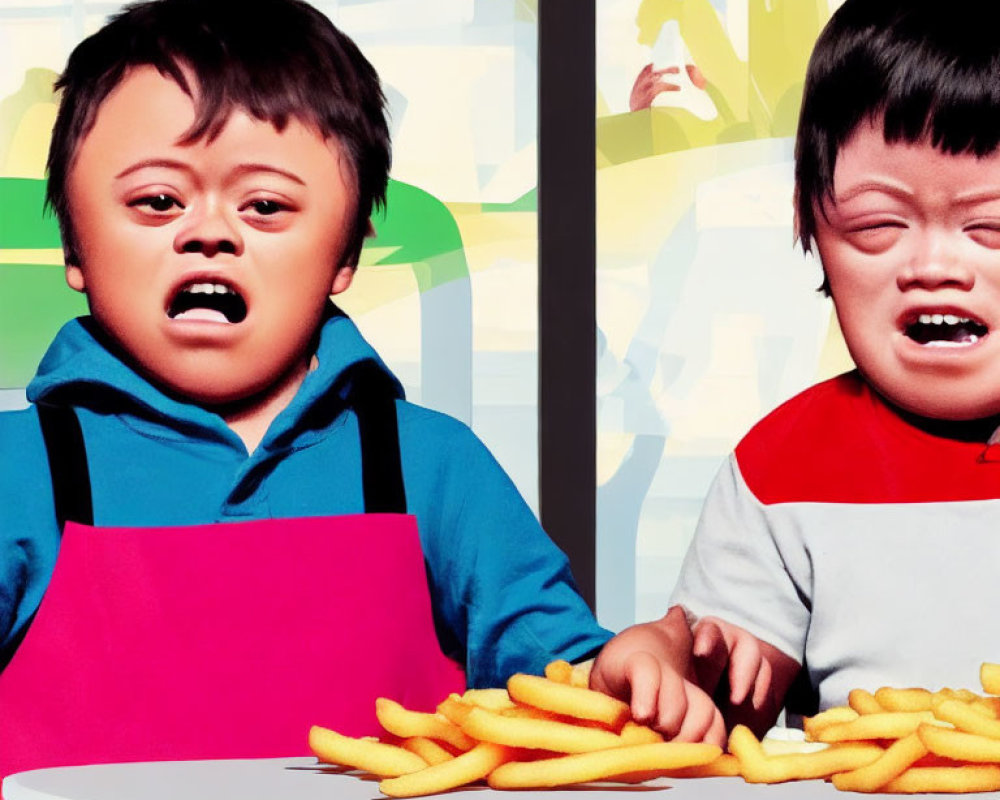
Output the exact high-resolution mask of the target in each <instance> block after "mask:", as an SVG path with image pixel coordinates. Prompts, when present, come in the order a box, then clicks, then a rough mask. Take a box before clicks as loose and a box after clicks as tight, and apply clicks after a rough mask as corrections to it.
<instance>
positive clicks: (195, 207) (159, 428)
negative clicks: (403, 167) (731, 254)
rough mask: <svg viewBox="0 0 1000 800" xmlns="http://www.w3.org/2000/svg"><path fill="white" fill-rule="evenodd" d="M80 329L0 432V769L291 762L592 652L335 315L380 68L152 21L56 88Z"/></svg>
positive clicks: (55, 188)
mask: <svg viewBox="0 0 1000 800" xmlns="http://www.w3.org/2000/svg"><path fill="white" fill-rule="evenodd" d="M59 87H60V88H61V89H62V99H61V106H60V111H59V115H58V119H57V122H56V126H55V131H54V135H53V140H52V147H51V152H50V159H49V167H50V182H49V199H50V203H51V205H52V207H53V208H54V209H55V211H56V213H57V215H58V217H59V222H60V225H61V229H62V232H63V236H64V242H65V253H66V279H67V282H68V283H69V285H70V286H71V287H72V288H74V289H76V290H78V291H81V292H84V293H85V294H86V296H87V300H88V304H89V307H90V310H91V315H90V316H88V317H83V318H80V319H78V320H74V321H72V322H70V323H68V324H67V325H66V326H65V327H64V328H63V329H62V330H61V331H60V332H59V334H58V336H57V337H56V339H55V341H54V342H53V343H52V345H51V347H50V349H49V351H48V353H47V354H46V355H45V357H44V359H43V361H42V363H41V365H40V367H39V370H38V374H37V375H36V377H35V378H34V380H33V381H32V382H31V384H30V386H29V387H28V398H29V400H30V401H31V403H32V406H31V407H30V408H28V409H26V410H23V411H18V412H8V413H5V414H2V415H0V453H2V456H0V458H2V461H3V464H4V465H5V468H4V469H3V470H2V471H0V666H2V672H0V708H2V709H3V711H2V713H0V775H3V774H8V773H10V772H14V771H19V770H24V769H30V768H36V767H44V766H53V765H69V764H81V763H88V762H104V761H130V760H148V759H189V758H223V757H226V758H234V757H256V756H281V755H294V754H301V753H304V752H305V751H306V750H307V747H306V741H307V739H306V737H307V733H308V730H309V727H310V725H312V724H319V725H326V726H329V727H333V728H336V729H338V730H341V731H344V732H346V733H351V734H355V735H363V734H366V733H374V732H376V731H377V730H378V725H377V722H376V721H375V719H374V699H375V697H376V696H379V695H384V696H387V697H392V698H394V699H396V700H398V701H400V702H403V703H404V704H405V705H407V706H409V707H412V708H418V709H421V708H422V709H425V710H429V709H433V707H434V705H435V704H436V703H437V702H438V701H440V699H441V698H442V697H444V696H445V695H446V694H447V693H448V692H449V691H453V690H460V689H461V688H462V687H463V686H464V685H466V683H467V684H468V685H470V686H491V685H502V683H503V682H504V681H505V680H506V678H507V677H508V676H509V675H510V674H511V673H513V672H516V671H532V672H538V671H540V670H541V668H542V667H543V666H544V664H545V663H547V662H548V661H550V660H552V659H555V658H564V659H567V660H571V661H579V660H582V659H585V658H588V657H589V656H590V655H591V654H592V653H593V652H594V651H595V650H596V649H597V648H598V647H600V645H601V644H603V643H604V642H605V641H606V640H607V638H608V637H609V635H610V634H609V633H608V632H606V631H604V630H602V629H601V628H600V627H598V626H597V624H596V622H595V620H594V618H593V616H592V614H591V613H590V611H589V609H588V608H587V606H586V605H585V604H584V602H583V601H582V599H581V598H580V596H579V594H578V593H577V591H576V588H575V586H574V583H573V579H572V576H571V574H570V571H569V568H568V564H567V561H566V558H565V557H564V556H563V554H562V553H560V552H559V550H558V549H557V548H556V547H555V546H554V545H553V544H552V542H551V541H550V540H549V539H548V538H547V537H546V536H545V534H544V533H543V531H542V530H541V528H540V527H539V525H538V523H537V521H536V520H535V518H534V516H533V515H532V513H531V511H530V509H529V508H528V507H527V506H526V504H525V503H524V501H523V500H522V499H521V497H520V496H519V494H518V493H517V491H516V489H515V488H514V486H513V484H512V483H511V481H510V480H509V479H508V477H507V476H506V475H505V474H504V472H503V470H502V469H501V468H500V467H499V465H498V464H497V463H496V462H495V461H494V460H493V458H492V457H491V456H490V454H489V453H488V451H487V450H486V448H485V447H484V446H483V445H482V444H481V443H480V442H479V440H478V439H476V438H475V436H474V435H473V434H472V433H471V432H470V431H469V430H468V428H466V427H465V426H463V425H462V424H460V423H458V422H456V421H455V420H452V419H450V418H448V417H445V416H443V415H441V414H437V413H435V412H432V411H429V410H425V409H421V408H419V407H417V406H414V405H411V404H409V403H407V402H406V401H405V400H404V399H403V396H402V389H401V386H400V384H399V382H398V381H397V380H396V379H395V377H393V375H392V374H391V373H390V372H389V370H388V369H387V368H386V366H385V365H384V364H383V363H382V361H381V360H380V359H379V357H378V355H377V354H376V353H375V352H374V350H372V348H371V347H370V346H369V345H368V344H367V342H365V340H364V339H363V338H362V337H361V335H360V333H359V332H358V330H357V329H356V328H355V326H354V325H353V323H352V322H351V321H350V319H348V318H347V317H346V316H345V315H344V314H343V313H341V312H340V311H339V310H338V309H337V308H336V307H335V306H334V305H333V304H332V302H331V300H330V297H331V296H332V295H335V294H338V293H339V292H342V291H344V290H346V289H347V288H348V286H349V285H350V283H351V279H352V277H353V274H354V269H355V266H356V264H357V260H358V254H359V250H360V248H361V244H362V241H363V239H364V237H365V235H366V234H367V233H368V232H369V230H370V225H369V216H370V214H371V212H372V208H373V206H375V205H379V204H381V203H383V202H384V196H385V189H386V183H387V175H388V169H389V161H390V153H389V136H388V131H387V126H386V121H385V116H384V109H383V105H384V103H383V96H382V91H381V88H380V86H379V81H378V77H377V75H376V73H375V71H374V70H373V68H372V67H371V65H370V64H369V63H368V62H367V61H366V60H365V59H364V57H363V56H362V55H361V53H360V52H359V51H358V49H357V48H356V47H355V45H354V44H353V43H352V42H351V41H350V39H348V38H347V37H346V36H344V34H342V33H341V32H340V31H338V30H337V29H336V28H335V27H334V26H333V25H332V24H331V23H330V22H329V20H328V19H327V18H326V17H325V16H323V15H322V14H320V13H319V12H317V11H316V10H314V9H313V8H311V7H310V6H308V5H306V4H305V3H303V2H299V0H253V2H247V0H213V2H205V1H204V0H153V1H152V2H146V3H141V4H137V5H133V6H131V7H128V8H127V9H126V10H125V11H124V12H123V13H121V14H120V15H118V16H117V17H115V18H114V19H113V20H112V21H111V22H110V23H109V24H108V25H107V26H106V27H104V28H103V29H102V30H100V31H99V32H98V33H96V34H95V35H94V36H92V37H91V38H89V39H87V40H86V41H84V42H83V43H82V44H81V45H80V46H79V47H78V48H77V49H76V50H75V51H74V52H73V54H72V56H71V57H70V60H69V63H68V66H67V69H66V71H65V73H64V74H63V75H62V77H61V78H60V81H59Z"/></svg>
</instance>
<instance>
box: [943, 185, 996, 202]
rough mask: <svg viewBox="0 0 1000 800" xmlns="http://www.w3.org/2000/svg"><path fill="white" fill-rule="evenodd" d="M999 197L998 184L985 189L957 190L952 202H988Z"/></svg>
mask: <svg viewBox="0 0 1000 800" xmlns="http://www.w3.org/2000/svg"><path fill="white" fill-rule="evenodd" d="M998 199H1000V186H992V187H989V188H986V189H971V190H969V191H968V192H959V193H958V194H957V195H955V197H954V198H953V200H952V202H954V203H956V204H960V205H970V206H971V205H974V204H976V203H984V202H989V201H991V200H998Z"/></svg>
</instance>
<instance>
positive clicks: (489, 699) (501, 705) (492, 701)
mask: <svg viewBox="0 0 1000 800" xmlns="http://www.w3.org/2000/svg"><path fill="white" fill-rule="evenodd" d="M462 700H463V701H465V702H466V703H471V704H472V705H474V706H479V707H480V708H488V709H489V710H490V711H503V710H504V709H505V708H514V707H515V706H516V705H517V704H516V703H515V702H514V701H513V700H511V699H510V695H509V694H507V690H506V689H466V690H465V694H463V695H462Z"/></svg>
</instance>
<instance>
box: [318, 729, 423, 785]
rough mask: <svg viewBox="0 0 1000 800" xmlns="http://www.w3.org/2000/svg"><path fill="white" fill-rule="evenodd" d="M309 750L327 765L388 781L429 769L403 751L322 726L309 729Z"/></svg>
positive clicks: (420, 760)
mask: <svg viewBox="0 0 1000 800" xmlns="http://www.w3.org/2000/svg"><path fill="white" fill-rule="evenodd" d="M309 749H310V750H312V751H313V753H314V754H315V755H316V757H317V758H318V759H319V760H320V761H323V762H326V763H327V764H340V765H341V766H345V767H353V768H354V769H360V770H364V771H365V772H371V773H373V774H375V775H381V776H386V777H396V776H398V775H406V774H407V773H410V772H416V771H417V770H422V769H425V768H426V767H427V762H426V761H424V759H422V758H421V757H420V756H419V755H417V754H416V753H411V752H410V751H409V750H404V749H403V748H402V747H397V746H396V745H392V744H384V743H382V742H373V741H371V740H370V739H355V738H353V737H351V736H343V735H341V734H339V733H337V732H335V731H331V730H329V729H328V728H322V727H320V726H319V725H313V726H312V728H310V729H309Z"/></svg>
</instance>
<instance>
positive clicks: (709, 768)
mask: <svg viewBox="0 0 1000 800" xmlns="http://www.w3.org/2000/svg"><path fill="white" fill-rule="evenodd" d="M740 774H741V773H740V760H739V759H738V758H737V757H736V756H734V755H733V754H732V753H723V754H722V755H721V756H719V757H718V758H717V759H715V761H710V762H709V763H708V764H701V765H699V766H696V767H681V768H680V769H672V770H669V771H668V772H667V775H668V776H669V777H671V778H735V777H738V776H739V775H740Z"/></svg>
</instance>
